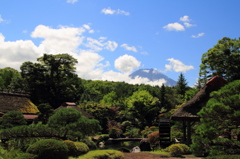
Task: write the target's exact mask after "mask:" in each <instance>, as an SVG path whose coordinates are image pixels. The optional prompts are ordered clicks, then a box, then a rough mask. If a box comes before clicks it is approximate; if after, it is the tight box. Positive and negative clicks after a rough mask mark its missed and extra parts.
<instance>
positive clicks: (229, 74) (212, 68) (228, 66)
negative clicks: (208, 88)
mask: <svg viewBox="0 0 240 159" xmlns="http://www.w3.org/2000/svg"><path fill="white" fill-rule="evenodd" d="M239 63H240V38H238V39H230V38H227V37H224V38H222V39H221V40H219V41H218V43H217V44H216V45H215V46H214V47H213V48H211V49H209V50H208V51H207V52H206V53H204V54H203V55H202V64H201V65H200V72H199V76H200V78H201V81H202V82H203V83H206V81H207V80H209V79H210V78H212V77H213V76H216V75H219V76H222V77H223V78H224V79H225V80H227V81H228V82H230V81H233V80H236V79H240V71H239V70H240V65H239Z"/></svg>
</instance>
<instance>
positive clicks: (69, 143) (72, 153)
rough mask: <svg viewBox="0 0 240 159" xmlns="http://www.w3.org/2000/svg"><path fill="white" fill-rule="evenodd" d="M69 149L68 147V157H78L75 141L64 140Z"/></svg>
mask: <svg viewBox="0 0 240 159" xmlns="http://www.w3.org/2000/svg"><path fill="white" fill-rule="evenodd" d="M63 142H64V143H65V144H66V145H67V147H68V156H73V157H75V156H76V153H77V152H76V151H77V148H76V145H75V144H74V142H73V141H71V140H64V141H63Z"/></svg>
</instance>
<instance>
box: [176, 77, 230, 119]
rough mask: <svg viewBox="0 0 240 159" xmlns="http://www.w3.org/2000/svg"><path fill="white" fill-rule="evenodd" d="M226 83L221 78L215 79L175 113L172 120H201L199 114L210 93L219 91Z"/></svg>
mask: <svg viewBox="0 0 240 159" xmlns="http://www.w3.org/2000/svg"><path fill="white" fill-rule="evenodd" d="M226 83H227V82H226V81H225V80H224V79H223V78H221V77H220V76H215V77H213V78H212V79H210V80H209V81H208V82H207V83H206V84H205V85H204V86H203V87H202V88H201V89H200V91H199V92H198V93H197V94H196V95H195V96H194V97H193V98H192V99H191V100H190V101H188V102H187V103H186V104H184V105H183V106H182V107H181V108H179V109H178V110H177V111H176V112H174V114H173V115H172V116H171V119H172V120H191V121H197V120H199V119H200V117H199V116H198V115H197V113H198V112H199V111H200V110H201V109H202V107H204V106H205V105H206V103H207V101H208V100H209V98H210V93H211V92H212V91H217V90H218V89H220V88H221V87H222V86H224V85H225V84H226Z"/></svg>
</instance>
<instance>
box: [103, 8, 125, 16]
mask: <svg viewBox="0 0 240 159" xmlns="http://www.w3.org/2000/svg"><path fill="white" fill-rule="evenodd" d="M101 13H104V14H117V15H119V14H122V15H130V13H129V12H126V11H124V10H120V9H118V10H112V9H111V8H110V7H108V8H103V9H102V10H101Z"/></svg>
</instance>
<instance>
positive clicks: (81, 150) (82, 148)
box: [74, 142, 89, 156]
mask: <svg viewBox="0 0 240 159" xmlns="http://www.w3.org/2000/svg"><path fill="white" fill-rule="evenodd" d="M74 144H75V146H76V149H77V156H80V155H83V154H85V153H87V152H88V151H89V147H88V146H87V145H86V144H85V143H83V142H75V143H74Z"/></svg>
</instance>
